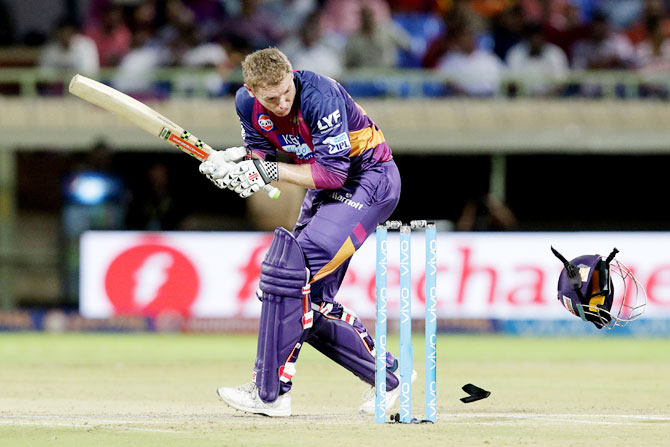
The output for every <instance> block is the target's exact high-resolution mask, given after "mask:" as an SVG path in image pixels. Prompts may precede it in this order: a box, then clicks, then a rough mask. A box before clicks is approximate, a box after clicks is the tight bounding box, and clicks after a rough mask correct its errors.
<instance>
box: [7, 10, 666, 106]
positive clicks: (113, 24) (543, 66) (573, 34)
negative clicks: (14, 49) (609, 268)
mask: <svg viewBox="0 0 670 447" xmlns="http://www.w3.org/2000/svg"><path fill="white" fill-rule="evenodd" d="M7 1H8V0H0V13H3V12H4V13H5V14H4V15H3V14H0V15H2V16H3V17H4V19H3V20H4V21H5V22H6V24H5V26H2V24H0V29H1V30H3V31H2V34H0V44H3V45H5V46H6V45H12V44H14V45H16V44H21V43H24V42H22V39H23V36H15V35H12V26H11V15H10V13H11V11H10V10H9V9H8V8H7V6H6V3H7ZM3 3H4V4H3ZM65 3H66V4H69V5H72V4H75V5H76V4H77V2H65ZM84 3H85V4H86V7H85V8H74V7H70V8H67V7H64V11H63V12H64V14H63V19H62V20H60V21H59V22H58V23H57V24H55V25H54V27H53V33H52V34H51V35H50V36H45V38H44V41H43V42H40V41H39V39H35V38H34V36H32V39H31V41H32V42H31V43H33V44H38V45H39V46H40V48H41V50H40V53H39V58H38V60H37V61H36V64H37V65H38V66H39V67H40V68H41V69H44V70H48V69H69V70H72V71H77V72H80V73H83V74H87V75H90V76H96V75H97V74H98V73H99V71H100V69H101V68H105V67H112V68H113V76H112V77H111V79H110V81H111V82H112V84H113V85H114V86H115V87H117V88H119V89H121V90H124V91H127V92H131V93H137V94H142V93H151V92H152V89H154V88H155V83H154V73H155V71H156V70H157V69H159V68H162V67H189V68H213V70H211V74H209V75H208V76H207V78H206V79H205V88H206V90H207V92H209V94H211V95H222V94H228V93H231V89H232V87H231V85H230V84H228V83H227V82H226V80H227V79H228V77H229V74H230V73H231V71H233V70H235V69H237V67H239V64H240V61H241V60H242V59H243V58H244V56H245V55H246V54H248V53H249V52H250V51H252V50H255V49H259V48H263V47H267V46H276V47H278V48H280V49H281V50H283V51H284V52H285V53H286V54H287V55H288V57H289V58H290V59H291V61H292V62H293V64H294V68H296V69H309V70H314V71H317V72H320V73H322V74H325V75H328V76H331V77H333V78H336V79H337V78H339V77H342V76H343V75H344V74H345V73H347V72H348V71H349V70H352V69H384V68H411V69H421V68H423V69H426V70H430V72H432V73H438V74H441V75H444V78H445V79H448V80H449V82H448V83H447V84H446V86H441V87H440V88H439V89H438V94H443V95H445V94H454V95H470V96H489V95H495V94H498V93H500V90H501V88H503V85H504V84H503V81H504V80H505V79H509V78H514V79H518V80H520V81H522V82H520V83H519V85H522V86H523V90H524V92H525V93H526V94H531V95H547V94H561V93H565V88H566V86H565V85H563V84H562V82H561V81H563V80H565V79H567V78H568V77H569V75H570V74H571V73H575V71H579V70H631V71H636V72H637V73H641V74H644V75H649V76H653V75H657V74H661V75H662V74H664V73H667V72H668V71H669V68H670V14H669V11H670V9H669V8H668V6H669V5H668V0H90V1H88V2H84ZM79 9H81V10H79ZM178 82H180V83H182V84H183V85H180V86H179V87H180V88H181V89H182V90H184V89H188V88H189V83H193V82H194V81H193V78H189V77H188V76H184V77H183V78H181V79H179V80H178ZM588 88H592V89H595V90H597V87H594V86H591V87H589V86H588V85H587V86H584V85H580V86H579V89H580V91H582V92H584V91H585V90H588ZM559 89H560V90H561V91H558V90H559Z"/></svg>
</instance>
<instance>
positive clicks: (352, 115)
mask: <svg viewBox="0 0 670 447" xmlns="http://www.w3.org/2000/svg"><path fill="white" fill-rule="evenodd" d="M293 79H294V82H295V86H296V97H295V103H294V105H293V109H292V110H291V113H289V115H288V116H285V117H278V116H276V115H274V114H273V113H271V112H269V111H268V110H266V109H265V108H264V107H263V106H262V105H261V103H260V102H258V101H256V99H255V98H252V97H251V96H250V95H249V93H248V92H247V91H246V89H245V88H240V89H239V90H238V92H237V96H236V98H235V105H236V108H237V114H238V116H239V117H240V121H241V123H242V133H243V137H244V143H245V145H246V146H247V147H248V148H250V149H252V150H253V151H254V152H255V153H256V154H258V155H259V156H261V157H263V158H264V157H265V156H266V155H267V154H269V153H275V152H276V151H281V152H284V153H286V154H288V155H289V156H290V157H291V158H292V159H293V161H294V163H296V164H305V163H310V164H311V165H312V178H313V179H314V184H315V185H316V187H317V189H337V188H339V187H340V186H342V184H343V183H344V181H345V180H346V179H347V178H348V177H349V176H351V175H357V174H359V173H362V172H364V171H365V170H366V169H367V168H369V167H370V166H373V165H375V164H377V163H379V162H384V161H388V160H391V158H392V156H391V149H390V148H389V147H388V145H387V144H386V141H385V140H384V135H383V134H382V132H381V130H379V128H378V127H377V126H376V125H375V123H374V122H373V121H372V119H370V117H369V116H367V115H366V114H365V111H364V110H363V109H362V108H361V107H360V106H359V105H358V104H356V102H354V100H353V99H352V98H351V96H349V94H348V93H347V92H346V91H345V90H344V88H343V87H342V86H341V85H340V84H338V83H337V82H335V81H334V80H332V79H330V78H327V77H324V76H321V75H318V74H316V73H313V72H311V71H296V72H294V75H293Z"/></svg>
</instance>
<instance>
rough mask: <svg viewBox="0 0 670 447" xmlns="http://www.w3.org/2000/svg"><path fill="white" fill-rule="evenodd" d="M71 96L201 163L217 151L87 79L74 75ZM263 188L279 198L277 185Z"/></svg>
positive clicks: (138, 103)
mask: <svg viewBox="0 0 670 447" xmlns="http://www.w3.org/2000/svg"><path fill="white" fill-rule="evenodd" d="M70 93H72V94H73V95H76V96H79V97H80V98H81V99H83V100H84V101H88V102H90V103H92V104H95V105H96V106H98V107H102V108H103V109H105V110H107V111H108V112H112V113H114V114H116V115H118V116H121V117H123V118H125V119H127V120H128V121H130V122H131V123H133V124H135V125H136V126H137V127H140V128H141V129H144V130H145V131H146V132H148V133H150V134H151V135H153V136H155V137H157V138H160V139H161V140H163V141H165V142H166V143H168V144H173V145H174V146H176V147H177V149H180V150H182V151H184V152H186V153H187V154H189V155H192V156H193V157H195V158H197V159H198V160H200V161H205V160H207V157H209V155H210V154H211V153H212V152H214V149H212V147H211V146H210V145H208V144H207V143H205V142H204V141H202V140H200V139H199V138H198V137H196V136H195V135H193V134H191V133H190V132H188V131H187V130H184V128H183V127H181V126H179V125H177V124H175V123H173V122H172V121H171V120H169V119H167V118H166V117H164V116H163V115H161V114H160V113H158V112H156V111H155V110H154V109H152V108H151V107H149V106H147V105H146V104H143V103H141V102H140V101H138V100H136V99H134V98H131V97H130V96H128V95H126V94H125V93H122V92H120V91H118V90H116V89H113V88H112V87H109V86H107V85H104V84H102V83H100V82H98V81H94V80H93V79H90V78H87V77H86V76H82V75H80V74H76V75H74V77H73V78H72V80H71V81H70ZM263 189H264V190H265V191H266V192H267V194H268V195H269V196H270V197H271V198H272V199H276V198H278V197H279V194H280V191H279V189H277V188H275V187H274V186H271V185H265V186H264V187H263Z"/></svg>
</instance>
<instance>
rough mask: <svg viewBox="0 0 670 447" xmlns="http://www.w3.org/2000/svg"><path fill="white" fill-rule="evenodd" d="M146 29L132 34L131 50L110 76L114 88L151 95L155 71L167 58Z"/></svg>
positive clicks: (165, 52) (153, 92)
mask: <svg viewBox="0 0 670 447" xmlns="http://www.w3.org/2000/svg"><path fill="white" fill-rule="evenodd" d="M152 37H153V36H152V34H151V32H150V31H149V30H147V29H140V30H138V31H136V32H135V33H134V34H133V42H132V47H131V50H130V51H129V52H128V54H126V55H125V56H124V57H123V59H122V60H121V63H120V64H119V67H118V70H117V71H116V73H115V74H114V76H113V77H112V85H113V86H114V88H116V89H118V90H121V91H123V92H126V93H130V94H133V95H135V96H148V97H152V96H154V95H155V94H156V92H155V85H154V81H155V72H156V69H157V68H158V67H160V66H161V65H163V64H164V63H165V62H166V61H167V60H168V52H167V51H166V49H165V48H164V47H162V46H161V45H160V44H159V43H158V42H157V41H155V40H152Z"/></svg>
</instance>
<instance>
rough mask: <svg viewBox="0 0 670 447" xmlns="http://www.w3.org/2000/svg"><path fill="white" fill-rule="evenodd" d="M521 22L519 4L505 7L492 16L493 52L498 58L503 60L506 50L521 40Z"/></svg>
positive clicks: (505, 56) (521, 13) (522, 20)
mask: <svg viewBox="0 0 670 447" xmlns="http://www.w3.org/2000/svg"><path fill="white" fill-rule="evenodd" d="M523 22H524V19H523V9H522V8H521V6H520V5H514V6H512V7H509V8H505V9H503V10H502V11H500V12H499V13H498V14H496V15H495V16H494V17H493V21H492V24H491V34H492V37H493V52H494V53H495V54H496V55H497V56H498V57H499V58H500V60H505V59H506V58H507V51H509V49H510V48H512V47H513V46H514V45H516V44H517V43H519V42H520V41H521V38H522V34H523Z"/></svg>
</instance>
